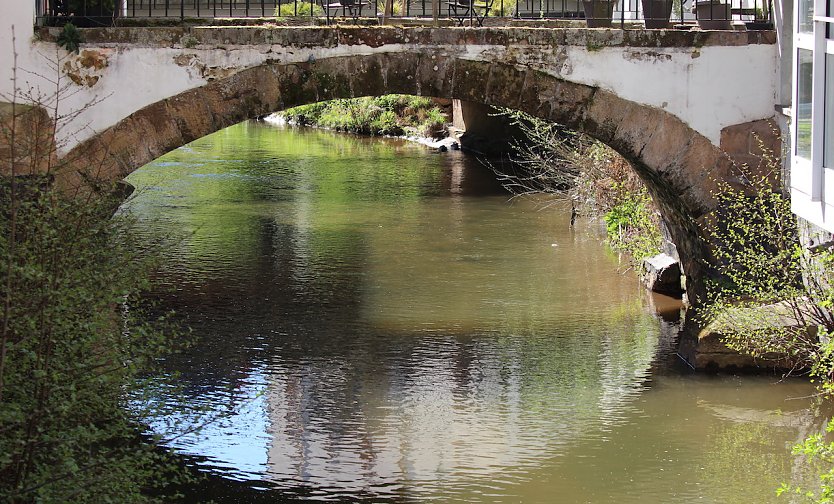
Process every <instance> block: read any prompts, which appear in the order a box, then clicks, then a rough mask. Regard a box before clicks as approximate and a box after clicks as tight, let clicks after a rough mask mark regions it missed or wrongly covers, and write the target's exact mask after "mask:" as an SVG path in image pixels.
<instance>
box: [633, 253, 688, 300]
mask: <svg viewBox="0 0 834 504" xmlns="http://www.w3.org/2000/svg"><path fill="white" fill-rule="evenodd" d="M642 277H643V283H644V284H645V285H646V287H647V288H648V289H650V290H652V291H654V292H659V293H661V294H666V295H669V296H675V297H680V296H681V295H682V294H683V288H682V286H681V267H680V264H679V263H678V261H676V260H675V258H674V257H672V256H670V255H668V254H658V255H656V256H654V257H648V258H646V259H643V275H642Z"/></svg>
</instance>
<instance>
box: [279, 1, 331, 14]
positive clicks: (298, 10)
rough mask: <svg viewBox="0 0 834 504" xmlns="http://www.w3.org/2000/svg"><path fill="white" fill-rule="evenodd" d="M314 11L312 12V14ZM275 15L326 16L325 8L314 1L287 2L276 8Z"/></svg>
mask: <svg viewBox="0 0 834 504" xmlns="http://www.w3.org/2000/svg"><path fill="white" fill-rule="evenodd" d="M311 9H312V11H311ZM311 12H312V14H311ZM274 15H275V17H279V18H287V17H293V16H310V15H312V16H313V17H318V16H324V9H322V7H321V5H319V4H317V3H313V2H297V3H295V2H292V1H290V2H287V3H282V4H281V5H279V6H278V7H276V8H275V14H274Z"/></svg>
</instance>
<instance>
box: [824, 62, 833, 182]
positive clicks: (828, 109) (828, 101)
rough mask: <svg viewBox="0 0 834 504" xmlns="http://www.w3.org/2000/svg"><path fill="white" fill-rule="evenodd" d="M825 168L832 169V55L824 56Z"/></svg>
mask: <svg viewBox="0 0 834 504" xmlns="http://www.w3.org/2000/svg"><path fill="white" fill-rule="evenodd" d="M824 128H825V129H823V131H825V135H823V140H822V141H823V151H824V153H825V154H824V160H825V166H827V167H829V168H834V54H826V55H825V126H824Z"/></svg>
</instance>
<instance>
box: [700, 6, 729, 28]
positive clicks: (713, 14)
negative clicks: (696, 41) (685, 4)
mask: <svg viewBox="0 0 834 504" xmlns="http://www.w3.org/2000/svg"><path fill="white" fill-rule="evenodd" d="M695 15H696V16H697V17H698V26H700V27H701V29H702V30H732V29H733V25H732V23H731V21H730V20H732V19H733V16H732V13H731V11H730V4H728V3H720V2H715V1H712V2H709V1H708V2H696V3H695Z"/></svg>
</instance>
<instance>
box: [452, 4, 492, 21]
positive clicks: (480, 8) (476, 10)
mask: <svg viewBox="0 0 834 504" xmlns="http://www.w3.org/2000/svg"><path fill="white" fill-rule="evenodd" d="M493 1H494V0H484V1H477V0H449V4H448V5H449V17H450V18H452V19H454V20H455V21H457V23H458V26H463V23H464V22H465V21H466V20H467V19H468V20H469V25H470V26H472V22H473V21H475V22H477V23H478V26H483V25H484V18H486V17H487V16H488V15H489V10H490V9H491V8H492V3H493Z"/></svg>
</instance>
